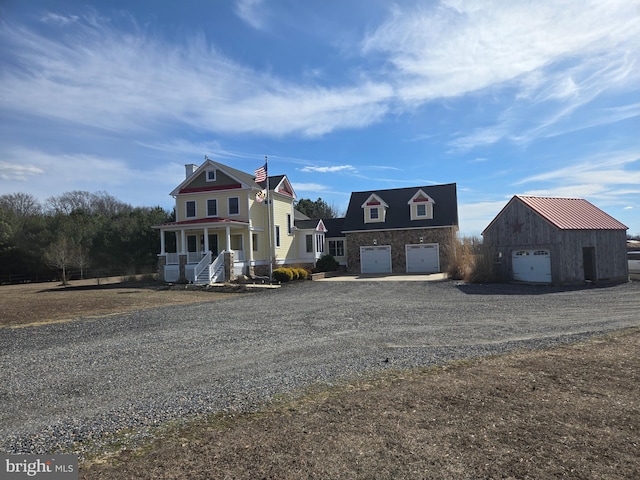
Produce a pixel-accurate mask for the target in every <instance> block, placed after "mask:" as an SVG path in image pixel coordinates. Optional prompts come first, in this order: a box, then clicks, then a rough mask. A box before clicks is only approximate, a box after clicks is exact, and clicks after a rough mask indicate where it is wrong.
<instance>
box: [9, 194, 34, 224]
mask: <svg viewBox="0 0 640 480" xmlns="http://www.w3.org/2000/svg"><path fill="white" fill-rule="evenodd" d="M0 208H4V209H6V210H9V211H11V212H13V214H14V215H15V216H16V217H18V218H23V217H28V216H30V215H39V214H40V213H42V206H41V205H40V202H39V201H38V199H37V198H36V197H34V196H33V195H31V194H30V193H7V194H5V195H0Z"/></svg>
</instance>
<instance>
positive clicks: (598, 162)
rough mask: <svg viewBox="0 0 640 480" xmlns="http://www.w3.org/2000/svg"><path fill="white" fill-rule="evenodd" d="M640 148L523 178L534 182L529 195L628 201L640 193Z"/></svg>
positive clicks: (603, 202)
mask: <svg viewBox="0 0 640 480" xmlns="http://www.w3.org/2000/svg"><path fill="white" fill-rule="evenodd" d="M639 164H640V152H626V153H625V152H622V153H620V152H618V153H616V152H612V153H608V154H605V155H598V156H594V157H592V158H588V159H585V160H582V161H579V162H576V163H574V164H571V165H569V166H566V167H563V168H559V169H555V170H550V171H548V172H545V173H541V174H538V175H533V176H530V177H526V178H523V179H522V180H519V181H518V182H516V183H515V185H526V184H534V185H535V186H534V187H533V188H530V189H527V190H526V191H524V192H521V193H523V194H526V195H538V196H557V197H574V198H586V199H591V200H593V199H597V200H598V201H599V203H600V204H601V205H626V204H628V202H629V199H630V198H633V197H634V196H638V195H640V188H638V185H640V170H638V168H637V167H638V165H639Z"/></svg>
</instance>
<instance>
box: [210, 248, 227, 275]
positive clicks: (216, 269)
mask: <svg viewBox="0 0 640 480" xmlns="http://www.w3.org/2000/svg"><path fill="white" fill-rule="evenodd" d="M223 253H224V252H221V253H220V255H218V256H217V257H216V259H215V260H214V261H213V263H212V264H211V265H210V266H209V269H210V271H211V274H210V275H211V276H210V278H211V280H210V282H212V283H220V282H224V255H223Z"/></svg>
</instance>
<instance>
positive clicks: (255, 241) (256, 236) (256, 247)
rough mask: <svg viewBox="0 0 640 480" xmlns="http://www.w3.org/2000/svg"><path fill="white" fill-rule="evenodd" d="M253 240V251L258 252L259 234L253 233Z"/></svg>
mask: <svg viewBox="0 0 640 480" xmlns="http://www.w3.org/2000/svg"><path fill="white" fill-rule="evenodd" d="M251 242H252V243H253V251H254V252H257V251H258V234H257V233H252V234H251Z"/></svg>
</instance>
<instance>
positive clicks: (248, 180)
mask: <svg viewBox="0 0 640 480" xmlns="http://www.w3.org/2000/svg"><path fill="white" fill-rule="evenodd" d="M212 169H215V170H220V171H221V172H223V173H224V174H225V175H227V176H228V177H229V178H230V179H233V180H235V181H237V182H238V185H236V187H237V186H240V187H244V188H247V187H249V188H255V189H256V190H258V189H260V187H259V185H258V184H257V183H256V182H255V177H254V176H253V175H250V174H248V173H245V172H242V171H240V170H237V169H235V168H233V167H229V166H227V165H223V164H221V163H218V162H214V161H213V160H211V159H209V158H208V159H206V160H205V161H204V163H203V164H202V165H200V166H199V167H198V168H197V169H195V170H194V172H193V173H192V174H191V175H190V176H189V177H188V178H185V179H184V180H183V181H182V183H181V184H180V185H178V186H177V187H176V188H174V189H173V191H172V192H171V195H172V196H176V195H178V194H179V193H189V192H190V191H193V192H201V191H209V190H219V189H220V187H217V186H216V185H215V183H212V184H211V185H207V186H206V187H199V188H195V189H190V188H189V185H191V184H192V182H194V181H195V180H196V179H198V178H199V176H200V174H201V173H202V172H205V171H207V170H212Z"/></svg>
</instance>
